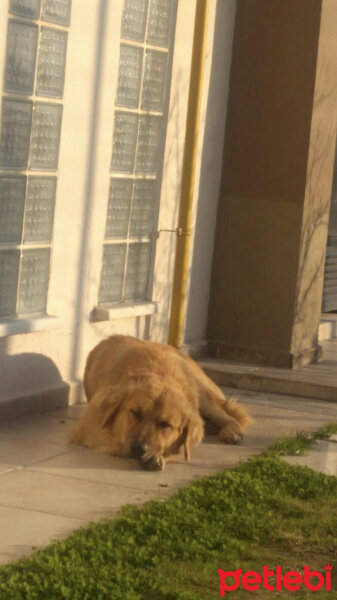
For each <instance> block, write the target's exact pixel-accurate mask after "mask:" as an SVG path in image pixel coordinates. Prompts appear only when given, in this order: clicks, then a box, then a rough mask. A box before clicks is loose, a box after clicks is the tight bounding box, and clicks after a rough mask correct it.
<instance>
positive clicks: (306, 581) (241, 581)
mask: <svg viewBox="0 0 337 600" xmlns="http://www.w3.org/2000/svg"><path fill="white" fill-rule="evenodd" d="M324 568H325V577H324V575H323V574H322V573H320V572H319V571H311V570H310V568H309V567H308V565H305V567H304V570H303V574H302V573H300V572H299V571H287V572H286V573H283V572H282V567H281V566H277V567H276V569H274V570H272V569H270V568H269V567H267V565H265V566H264V567H263V569H262V574H260V573H258V572H257V571H246V573H242V569H238V570H237V571H224V570H223V569H218V573H219V577H220V596H221V598H223V597H224V596H225V594H226V592H234V591H235V590H237V589H238V588H239V587H240V585H241V587H243V588H244V589H245V590H247V591H250V592H255V591H256V590H259V589H260V588H261V587H262V588H264V589H265V590H268V591H269V592H273V591H277V592H280V591H282V590H283V589H285V590H288V591H289V592H297V591H298V590H300V589H301V588H302V587H303V586H304V588H306V589H307V590H309V591H310V592H317V591H319V590H321V589H325V590H326V591H328V592H330V591H331V571H332V565H329V564H328V565H324ZM271 578H273V579H272V583H271V582H270V579H271ZM233 579H234V582H233ZM317 580H318V581H317Z"/></svg>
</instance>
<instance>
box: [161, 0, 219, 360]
mask: <svg viewBox="0 0 337 600" xmlns="http://www.w3.org/2000/svg"><path fill="white" fill-rule="evenodd" d="M209 2H210V0H196V11H195V21H194V35H193V47H192V62H191V74H190V85H189V92H188V105H187V118H186V131H185V145H184V157H183V167H182V180H181V191H180V205H179V219H178V227H177V245H176V256H175V265H174V276H173V288H172V301H171V314H170V326H169V344H171V345H172V346H175V347H176V348H179V347H180V346H181V344H182V336H183V326H184V316H185V303H186V283H187V276H188V260H189V245H190V236H191V233H192V229H191V225H192V208H193V194H194V178H195V165H196V160H197V146H198V134H199V122H200V109H201V99H202V84H203V71H204V62H205V54H206V34H207V17H208V9H209Z"/></svg>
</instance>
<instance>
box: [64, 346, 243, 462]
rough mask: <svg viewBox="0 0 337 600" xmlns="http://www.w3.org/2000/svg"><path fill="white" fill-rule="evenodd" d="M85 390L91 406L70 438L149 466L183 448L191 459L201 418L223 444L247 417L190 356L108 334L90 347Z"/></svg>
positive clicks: (200, 432) (200, 433) (200, 430)
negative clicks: (214, 430)
mask: <svg viewBox="0 0 337 600" xmlns="http://www.w3.org/2000/svg"><path fill="white" fill-rule="evenodd" d="M84 389H85V393H86V396H87V399H88V406H87V409H86V411H85V413H84V415H83V417H82V419H81V420H80V422H79V424H78V426H77V427H76V428H75V429H74V430H73V431H72V432H71V437H70V441H71V442H72V443H74V444H81V445H83V446H88V447H89V448H94V449H95V450H98V451H100V452H104V453H107V454H112V455H114V456H135V457H138V458H139V459H140V460H141V463H142V465H143V466H144V468H147V469H162V468H163V467H164V465H165V458H166V457H168V456H170V455H172V454H177V453H178V452H179V450H180V448H181V447H183V448H184V452H185V458H186V460H189V458H190V453H191V450H192V448H193V447H194V446H196V445H198V444H199V443H200V442H201V440H202V438H203V435H204V422H203V420H202V418H201V416H202V417H204V418H205V419H207V420H209V421H211V422H212V423H213V424H214V425H216V426H217V427H218V428H219V438H220V440H221V441H222V442H225V443H237V442H238V441H239V440H240V439H241V437H242V431H243V430H244V428H245V427H246V425H247V424H248V423H249V422H250V418H249V416H248V414H247V413H246V411H245V410H244V409H243V408H242V407H240V406H239V405H238V404H237V403H236V401H235V400H234V399H226V397H225V396H224V395H223V393H222V392H221V390H220V389H219V388H218V386H217V385H215V383H213V381H211V380H210V379H209V378H208V377H207V375H206V374H205V373H204V372H203V370H202V369H201V367H200V366H199V365H198V364H197V363H196V362H195V361H194V360H192V359H191V358H189V357H188V356H186V355H184V354H182V353H181V352H179V350H176V349H175V348H173V347H171V346H167V345H164V344H157V343H155V342H150V341H141V340H138V339H136V338H132V337H129V336H122V335H115V336H112V337H110V338H108V339H106V340H104V341H103V342H100V343H99V344H98V345H97V346H96V347H95V348H94V349H93V350H92V351H91V352H90V354H89V356H88V359H87V364H86V367H85V373H84ZM200 415H201V416H200Z"/></svg>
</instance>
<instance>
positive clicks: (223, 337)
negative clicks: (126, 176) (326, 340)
mask: <svg viewBox="0 0 337 600" xmlns="http://www.w3.org/2000/svg"><path fill="white" fill-rule="evenodd" d="M336 31H337V2H336V0H272V1H270V0H238V5H237V16H236V28H235V34H234V44H233V58H232V71H231V86H230V95H229V105H228V118H227V127H226V137H225V148H224V160H223V179H222V188H221V194H220V199H219V209H218V219H217V231H216V240H215V250H214V260H213V269H212V284H211V299H210V311H209V327H208V339H209V349H210V352H211V354H213V355H214V356H219V357H225V358H229V359H233V360H245V361H250V362H256V363H260V364H269V365H275V366H282V367H296V366H300V365H303V364H306V363H307V362H310V361H313V360H317V358H318V357H319V356H320V348H319V345H318V342H317V334H318V325H319V319H320V311H321V301H322V289H323V270H324V258H325V250H326V240H327V226H328V217H329V203H330V196H331V185H332V174H333V163H334V154H335V143H336V128H337V35H336Z"/></svg>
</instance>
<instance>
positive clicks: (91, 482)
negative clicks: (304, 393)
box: [0, 390, 337, 563]
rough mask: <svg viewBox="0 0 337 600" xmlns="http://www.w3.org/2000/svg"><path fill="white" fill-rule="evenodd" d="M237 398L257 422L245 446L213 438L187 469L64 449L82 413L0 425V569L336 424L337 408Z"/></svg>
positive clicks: (176, 463) (74, 410)
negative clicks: (277, 444)
mask: <svg viewBox="0 0 337 600" xmlns="http://www.w3.org/2000/svg"><path fill="white" fill-rule="evenodd" d="M225 391H226V392H228V393H230V394H231V393H232V392H233V390H225ZM235 393H236V395H237V397H238V398H239V401H240V402H242V403H243V404H244V405H245V406H246V407H247V409H248V410H249V412H250V413H251V415H252V416H253V417H254V419H255V422H254V424H253V425H252V426H251V427H250V428H249V430H248V432H247V435H246V436H245V439H244V441H243V442H242V444H240V445H239V446H225V445H223V444H220V443H219V441H218V439H217V437H216V436H206V438H205V440H204V442H203V443H202V444H201V445H200V446H199V447H198V448H197V449H195V450H194V452H193V453H192V460H191V462H190V463H185V462H184V460H183V458H182V457H178V458H176V459H174V460H173V461H172V462H171V463H169V464H167V466H166V469H165V470H164V471H162V472H159V473H158V472H157V473H151V472H146V471H143V470H141V469H140V468H139V466H138V464H137V463H136V462H135V461H133V460H131V459H128V460H127V459H118V458H114V457H108V456H102V455H100V454H97V453H95V452H93V451H91V450H87V449H85V448H78V447H75V446H69V445H67V441H66V439H67V432H68V431H69V429H70V428H71V427H72V426H73V425H74V421H75V420H76V419H78V418H79V417H80V414H81V412H82V410H83V407H81V406H73V407H69V408H67V409H58V410H54V411H52V412H49V413H46V414H44V415H38V416H33V417H26V418H24V419H20V420H17V421H12V422H7V423H2V424H1V425H0V532H1V536H0V562H1V563H6V562H10V561H12V560H14V559H16V558H18V557H21V556H24V555H28V554H29V553H30V552H31V551H32V548H33V547H39V546H43V545H46V544H47V543H48V542H49V541H50V540H52V539H60V538H63V537H65V536H67V535H68V534H69V533H70V532H71V531H73V530H74V529H76V528H79V527H81V526H84V525H86V524H87V523H88V522H89V521H96V520H98V519H100V518H102V517H104V516H112V515H115V514H116V512H117V511H118V510H119V508H120V507H121V506H123V505H124V504H127V503H135V504H142V503H144V502H145V501H146V500H149V499H150V498H158V499H159V498H165V497H166V496H167V495H169V494H172V493H174V491H175V490H176V489H177V488H178V487H179V486H181V485H183V484H186V483H188V482H190V481H192V480H193V479H195V478H197V477H200V476H202V475H206V474H209V473H212V472H214V471H217V470H222V469H224V468H228V467H232V466H233V465H235V464H237V462H238V461H239V460H244V459H246V458H247V457H249V456H250V455H252V454H255V453H258V452H260V451H261V450H263V449H264V448H266V447H268V446H269V445H270V444H271V443H272V442H273V441H275V440H276V439H277V438H278V437H279V436H280V435H281V434H286V435H287V434H295V433H296V432H297V431H299V430H304V429H305V430H314V429H317V428H318V427H319V426H320V425H322V424H324V423H327V422H331V421H335V422H336V421H337V403H336V404H334V403H332V402H324V401H317V400H308V399H301V398H294V397H288V396H280V395H275V394H268V393H263V394H261V393H256V392H249V391H247V392H243V391H239V392H238V391H237V390H235ZM331 443H332V442H331ZM334 447H335V448H337V444H336V443H335V446H334ZM331 464H334V463H331ZM336 465H337V460H336ZM330 467H331V465H330ZM330 467H329V468H330ZM331 468H334V467H331ZM336 474H337V472H336Z"/></svg>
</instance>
